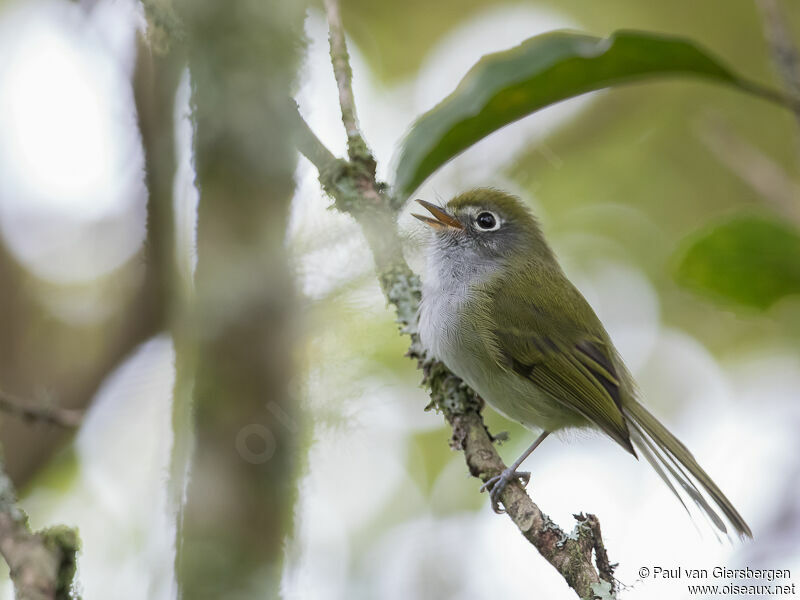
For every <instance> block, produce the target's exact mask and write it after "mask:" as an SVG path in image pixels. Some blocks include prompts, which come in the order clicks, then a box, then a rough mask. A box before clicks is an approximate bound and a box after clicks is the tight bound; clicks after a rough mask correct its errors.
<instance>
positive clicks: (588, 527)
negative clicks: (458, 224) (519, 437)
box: [295, 0, 616, 598]
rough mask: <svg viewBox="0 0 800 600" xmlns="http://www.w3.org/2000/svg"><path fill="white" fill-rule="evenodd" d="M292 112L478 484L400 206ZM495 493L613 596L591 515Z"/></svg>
mask: <svg viewBox="0 0 800 600" xmlns="http://www.w3.org/2000/svg"><path fill="white" fill-rule="evenodd" d="M325 5H326V8H327V12H328V18H329V21H328V22H329V27H330V39H331V58H332V61H333V67H334V71H335V72H336V74H337V81H339V91H340V94H339V99H340V106H341V109H342V119H343V121H344V123H345V127H346V128H347V133H348V141H350V140H351V139H357V140H360V141H361V143H362V144H363V148H366V147H367V146H366V143H364V142H363V136H362V134H361V132H360V131H359V130H358V126H357V124H356V122H355V120H354V117H355V103H354V100H353V96H352V90H350V89H349V81H350V75H349V71H350V67H349V64H348V63H347V48H346V46H345V42H344V31H343V28H342V23H341V19H340V18H339V11H338V6H337V2H336V0H326V2H325ZM343 83H344V87H345V88H346V89H345V91H344V93H342V88H343ZM295 114H296V117H297V118H296V128H295V129H296V141H297V146H298V149H299V150H300V152H301V153H302V154H303V155H304V156H305V157H306V158H308V159H309V160H310V161H311V162H312V164H314V166H315V167H316V168H317V170H318V172H319V181H320V184H321V185H322V188H323V189H324V190H325V192H326V193H327V194H328V195H329V196H330V197H331V198H333V200H334V206H335V207H336V209H338V210H340V211H342V212H345V213H348V214H349V215H351V216H352V217H353V218H354V219H355V220H356V221H357V222H358V224H359V225H360V226H361V229H362V231H363V233H364V236H365V237H366V239H367V243H368V245H369V247H370V250H371V251H372V255H373V259H374V262H375V270H376V274H377V277H378V280H379V282H380V286H381V289H382V290H383V293H384V295H385V297H386V300H387V301H388V302H389V304H391V305H392V306H393V307H394V308H395V310H396V313H397V323H398V324H399V326H400V330H401V332H402V333H404V334H407V335H408V336H409V337H410V339H411V344H410V347H409V351H408V353H407V356H409V357H411V358H414V359H416V360H417V361H418V365H419V367H420V368H421V369H422V371H423V374H424V376H423V380H422V384H423V386H425V387H426V388H427V389H428V391H429V393H430V398H431V403H430V405H429V407H431V408H435V409H437V410H438V411H440V412H441V413H442V414H443V415H444V417H445V419H446V420H447V422H448V423H449V424H450V426H451V428H452V438H451V446H452V447H453V448H454V449H457V450H462V451H463V452H464V456H465V459H466V462H467V467H468V468H469V471H470V473H471V474H472V475H473V476H474V477H477V478H479V479H481V480H482V481H484V482H485V481H487V480H488V479H489V478H491V477H493V476H495V475H498V474H500V473H501V472H502V471H503V470H504V469H505V468H506V466H505V464H504V463H503V461H502V459H501V458H500V455H499V454H498V453H497V451H496V449H495V447H494V444H493V439H492V437H491V436H490V434H489V432H488V430H487V429H486V426H485V425H484V422H483V417H482V416H481V409H482V407H483V402H482V400H481V399H480V398H479V397H478V396H477V395H476V394H475V393H474V392H473V391H472V390H471V389H469V387H467V386H466V384H464V383H463V382H462V381H461V380H460V379H459V378H458V377H457V376H456V375H454V374H453V373H452V372H451V371H450V370H449V369H448V368H447V367H446V366H445V365H444V364H443V363H441V362H439V361H437V360H434V359H432V358H430V357H428V356H426V354H425V350H424V348H423V346H422V344H421V342H420V339H419V334H418V331H417V324H416V314H417V308H418V306H419V301H420V298H421V294H422V286H421V283H420V279H419V277H418V276H417V275H416V274H415V273H414V272H412V271H411V269H410V268H409V266H408V264H407V263H406V261H405V259H404V257H403V252H402V244H401V241H400V236H399V234H398V231H397V223H396V219H397V214H398V212H399V211H400V209H401V207H402V204H401V203H400V202H399V201H398V200H397V199H396V198H393V197H392V195H391V194H390V193H389V189H388V186H386V184H384V183H382V182H379V181H377V180H376V178H375V163H374V160H372V157H371V155H368V158H369V160H367V161H364V160H363V158H364V157H363V155H360V154H359V153H358V152H356V153H355V154H354V153H353V152H352V148H351V151H350V152H349V160H344V159H340V158H337V157H335V156H334V155H333V154H332V153H331V152H330V151H329V150H327V149H326V148H325V146H324V145H323V144H322V142H320V140H319V139H318V138H317V136H316V135H315V134H314V132H313V131H312V130H311V129H310V127H309V126H308V124H307V123H306V122H305V121H304V120H303V119H302V117H301V116H300V114H299V113H295ZM501 499H502V502H503V505H504V506H505V508H506V513H507V514H508V516H509V517H510V518H511V520H512V521H513V522H514V524H515V525H516V526H517V528H518V529H519V530H520V532H521V533H522V535H523V536H525V538H526V539H527V540H528V541H529V542H530V543H531V544H533V546H534V547H535V548H536V549H537V550H538V551H539V553H540V554H541V555H542V556H544V558H545V559H546V560H547V561H548V562H549V563H550V564H551V565H553V567H555V568H556V569H557V570H558V572H559V573H560V574H561V576H562V577H563V578H564V580H565V581H566V583H567V584H568V585H569V586H570V587H571V588H572V589H573V590H574V591H575V593H576V594H577V595H578V596H579V597H581V598H616V586H615V580H614V577H613V571H614V566H613V565H611V564H610V563H609V560H608V555H607V553H606V549H605V546H604V544H603V539H602V536H601V533H600V523H599V521H598V519H597V517H595V516H594V515H585V516H584V515H576V516H575V519H576V521H577V523H576V525H575V528H574V529H573V531H572V532H571V533H569V534H567V533H566V532H564V531H563V530H562V529H561V528H560V527H559V526H558V525H556V524H555V523H554V522H553V521H552V520H551V519H550V518H549V517H548V516H547V515H545V514H544V513H543V512H542V511H541V510H540V509H539V507H538V506H537V505H536V504H535V503H534V502H533V500H531V498H530V496H528V494H527V493H526V492H525V490H524V489H523V488H522V487H521V486H520V485H519V483H516V482H514V483H511V484H510V485H508V486H507V487H506V488H505V490H504V492H503V494H502V495H501ZM593 556H594V560H593Z"/></svg>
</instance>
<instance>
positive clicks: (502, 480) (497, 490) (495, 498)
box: [481, 431, 550, 514]
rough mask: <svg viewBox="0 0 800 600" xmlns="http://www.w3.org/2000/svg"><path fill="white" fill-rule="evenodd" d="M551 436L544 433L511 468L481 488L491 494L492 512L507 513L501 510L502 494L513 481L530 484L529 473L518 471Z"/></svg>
mask: <svg viewBox="0 0 800 600" xmlns="http://www.w3.org/2000/svg"><path fill="white" fill-rule="evenodd" d="M548 435H550V432H549V431H543V432H542V433H541V435H540V436H539V437H538V438H536V441H535V442H533V443H532V444H531V445H530V447H529V448H528V449H527V450H525V452H523V453H522V455H521V456H520V457H519V458H518V459H517V460H515V461H514V464H512V465H511V466H510V467H508V468H507V469H506V470H505V471H503V472H502V473H500V475H495V476H494V477H492V478H491V479H488V480H487V481H486V483H484V484H483V485H482V486H481V491H482V492H485V491H488V492H489V497H490V498H491V499H492V510H493V511H494V512H496V513H497V514H501V513H504V512H506V511H505V510H504V509H502V508H500V494H502V493H503V490H504V489H505V488H506V486H507V485H508V484H509V483H510V482H511V481H513V480H514V479H519V480H520V483H521V484H522V487H525V486H526V485H528V482H529V481H530V479H531V474H530V473H529V472H528V471H517V469H518V468H519V466H520V465H521V464H522V463H523V461H524V460H525V459H526V458H528V457H529V456H530V455H531V453H532V452H533V451H534V450H536V448H537V447H538V446H539V444H541V443H542V442H543V441H544V438H546V437H547V436H548Z"/></svg>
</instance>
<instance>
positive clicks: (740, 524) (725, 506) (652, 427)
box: [623, 401, 753, 537]
mask: <svg viewBox="0 0 800 600" xmlns="http://www.w3.org/2000/svg"><path fill="white" fill-rule="evenodd" d="M623 411H624V413H625V416H626V417H627V420H628V428H629V430H630V434H631V440H632V441H633V443H634V445H635V446H636V448H637V449H638V450H639V451H640V452H641V453H642V455H643V456H644V457H645V459H646V460H647V462H649V463H650V465H651V466H652V467H653V469H654V470H655V472H656V473H657V474H658V476H659V477H661V479H662V480H663V481H664V483H666V484H667V487H669V489H670V490H671V491H672V493H673V494H675V496H676V497H677V498H678V500H679V501H680V503H681V504H682V505H683V507H684V509H686V511H687V512H689V509H688V507H687V506H686V503H685V502H684V501H683V497H682V496H681V494H680V492H679V490H678V489H677V488H676V487H675V484H674V483H673V482H675V483H677V485H678V486H679V487H680V489H681V490H682V491H683V492H684V493H685V494H686V495H687V496H688V497H689V498H691V499H692V500H693V501H694V503H695V504H696V505H697V506H698V507H699V508H700V510H701V511H702V512H703V514H705V515H706V516H707V517H708V518H709V519H710V520H711V522H712V523H713V525H714V526H715V527H716V528H717V529H718V530H719V531H721V532H722V533H727V528H726V526H725V522H724V521H723V520H722V518H721V517H720V515H719V514H718V512H717V510H715V508H714V507H712V506H711V505H710V504H709V502H708V501H707V500H706V497H705V496H704V495H703V493H702V492H701V491H700V489H699V488H698V485H699V486H700V488H702V490H703V491H705V492H706V494H708V496H709V497H710V498H711V500H712V501H713V502H714V504H716V507H717V508H718V509H719V511H721V512H722V514H723V515H724V516H725V518H726V519H727V520H728V521H729V522H730V524H731V525H732V526H733V527H734V529H735V530H736V533H737V534H738V535H739V536H747V537H753V534H752V532H751V531H750V528H749V527H748V526H747V523H745V521H744V519H743V518H742V516H741V515H740V514H739V513H738V512H737V510H736V509H735V508H734V507H733V504H731V502H730V500H728V499H727V498H726V497H725V494H723V493H722V491H721V490H720V489H719V488H718V487H717V485H716V484H715V483H714V482H713V481H712V480H711V478H710V477H709V476H708V474H707V473H706V472H705V471H704V470H703V469H702V467H701V466H700V465H698V464H697V461H696V460H695V459H694V457H693V456H692V454H691V452H689V450H688V449H687V448H686V446H684V445H683V444H682V443H681V442H680V440H678V438H676V437H675V436H674V435H672V434H671V433H670V432H669V431H668V430H667V429H666V427H664V426H663V425H662V424H661V423H659V422H658V420H657V419H656V418H655V417H654V416H653V415H651V414H650V413H649V412H648V411H647V409H645V408H644V406H642V405H641V404H639V403H638V402H636V401H633V402H631V403H630V405H627V406H625V407H624V408H623ZM687 471H688V473H687Z"/></svg>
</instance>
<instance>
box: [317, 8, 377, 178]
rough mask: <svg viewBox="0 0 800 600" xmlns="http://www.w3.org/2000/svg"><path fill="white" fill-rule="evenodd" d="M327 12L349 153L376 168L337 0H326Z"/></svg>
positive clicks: (355, 158) (334, 68) (353, 158)
mask: <svg viewBox="0 0 800 600" xmlns="http://www.w3.org/2000/svg"><path fill="white" fill-rule="evenodd" d="M325 13H326V14H327V17H328V41H329V42H330V47H331V63H332V64H333V73H334V75H335V77H336V85H337V86H338V88H339V106H340V107H341V109H342V123H343V124H344V129H345V132H346V133H347V154H348V156H349V157H350V160H351V161H353V162H357V163H358V162H361V163H365V164H367V165H369V166H370V167H371V170H373V172H374V165H375V159H374V158H373V157H372V153H371V152H370V151H369V148H368V147H367V144H366V142H365V141H364V138H363V136H362V135H361V130H360V129H359V127H358V116H357V115H356V103H355V99H354V97H353V71H352V69H351V68H350V55H349V54H348V52H347V42H346V41H345V36H344V25H343V24H342V16H341V13H340V11H339V2H338V0H325Z"/></svg>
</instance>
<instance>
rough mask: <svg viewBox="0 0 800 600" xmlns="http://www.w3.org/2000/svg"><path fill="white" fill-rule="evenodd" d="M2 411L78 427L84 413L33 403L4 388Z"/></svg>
mask: <svg viewBox="0 0 800 600" xmlns="http://www.w3.org/2000/svg"><path fill="white" fill-rule="evenodd" d="M0 411H2V412H4V413H6V414H9V415H12V416H15V417H19V418H20V419H24V420H26V421H34V422H37V423H47V424H48V425H58V426H59V427H67V428H74V427H78V426H79V425H80V424H81V421H82V420H83V413H82V412H81V411H79V410H71V409H69V408H61V407H58V406H42V405H39V404H31V403H30V402H26V401H24V400H22V399H21V398H17V397H16V396H12V395H11V394H9V393H8V392H4V391H3V390H0Z"/></svg>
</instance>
